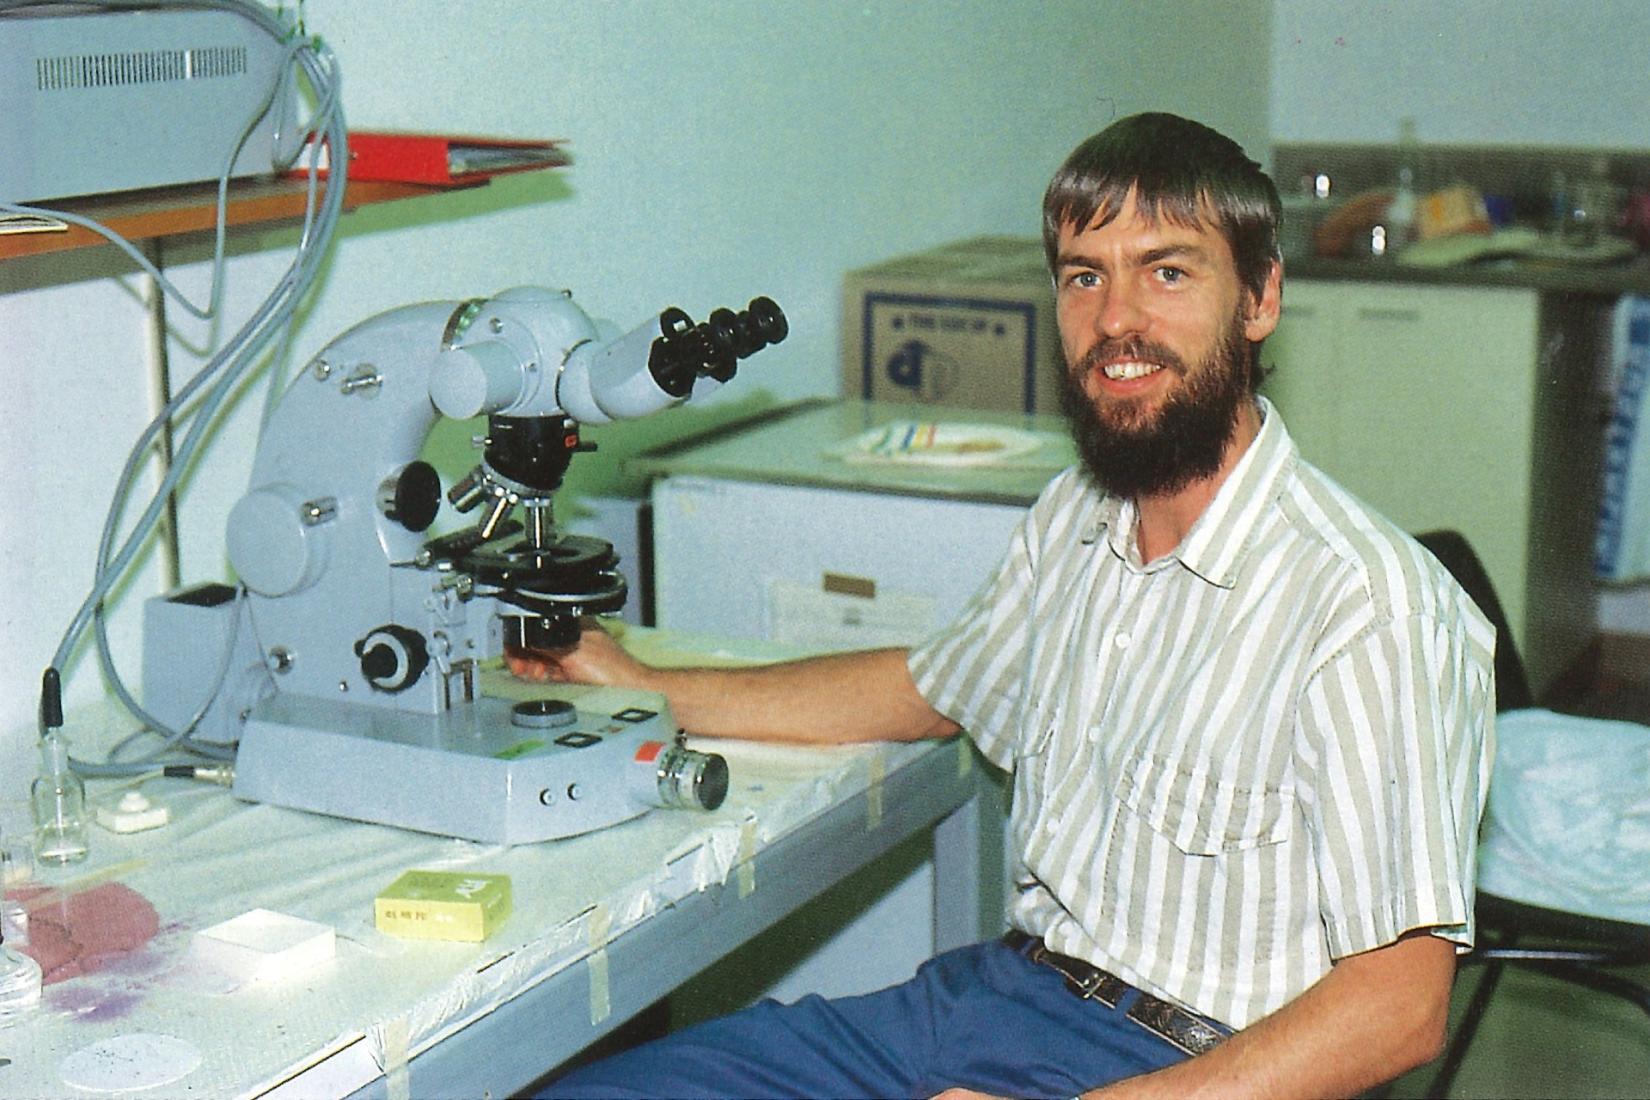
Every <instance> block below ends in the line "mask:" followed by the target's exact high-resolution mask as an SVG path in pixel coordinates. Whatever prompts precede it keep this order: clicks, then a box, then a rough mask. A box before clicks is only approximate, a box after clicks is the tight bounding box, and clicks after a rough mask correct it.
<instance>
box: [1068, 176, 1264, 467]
mask: <svg viewBox="0 0 1650 1100" xmlns="http://www.w3.org/2000/svg"><path fill="white" fill-rule="evenodd" d="M1208 221H1209V220H1208V219H1206V220H1205V221H1204V223H1203V224H1200V225H1198V226H1195V227H1187V226H1181V225H1177V224H1175V223H1173V222H1170V221H1167V220H1160V221H1157V222H1152V221H1148V220H1146V219H1145V218H1144V217H1142V216H1141V215H1140V214H1139V213H1138V212H1137V211H1136V209H1135V205H1134V201H1133V198H1132V196H1131V198H1130V199H1128V200H1127V201H1125V203H1124V205H1123V208H1122V209H1121V210H1120V211H1119V212H1118V215H1117V217H1115V218H1113V219H1112V220H1111V221H1110V222H1109V223H1107V224H1105V225H1099V224H1095V225H1091V226H1088V227H1084V228H1081V229H1079V228H1077V227H1075V226H1069V225H1068V226H1066V227H1064V228H1062V230H1061V233H1060V239H1059V249H1058V254H1057V257H1056V261H1055V271H1054V274H1055V290H1056V302H1057V305H1058V314H1059V326H1060V338H1061V343H1062V345H1063V348H1064V351H1065V357H1066V363H1067V372H1066V376H1065V378H1064V379H1063V382H1064V385H1063V392H1062V394H1061V400H1062V406H1063V407H1064V408H1065V410H1066V412H1067V414H1068V415H1069V416H1070V417H1071V419H1072V426H1073V432H1074V434H1075V435H1076V437H1077V442H1078V446H1079V450H1080V451H1081V453H1082V455H1083V459H1084V461H1085V463H1087V465H1088V467H1089V469H1090V472H1092V473H1093V474H1094V475H1095V477H1096V479H1097V480H1098V481H1100V483H1101V484H1102V485H1104V486H1105V487H1106V488H1107V489H1108V490H1110V491H1111V492H1114V493H1117V494H1120V495H1123V496H1130V497H1138V496H1152V495H1160V494H1168V493H1173V492H1174V491H1176V490H1178V489H1180V488H1183V487H1185V486H1186V485H1188V484H1190V483H1191V482H1192V481H1195V480H1198V479H1199V478H1203V477H1207V476H1209V475H1211V474H1213V473H1215V472H1216V470H1218V469H1219V467H1220V464H1221V460H1222V458H1223V456H1224V453H1225V449H1226V444H1227V442H1228V440H1229V439H1230V438H1231V437H1232V433H1233V430H1234V427H1235V424H1236V419H1237V414H1238V410H1239V408H1240V406H1241V405H1242V402H1243V401H1244V400H1245V399H1246V398H1247V396H1248V366H1247V356H1248V354H1249V348H1248V345H1249V342H1250V341H1255V340H1261V339H1264V338H1265V336H1266V335H1267V334H1268V333H1270V332H1271V331H1272V329H1273V328H1274V327H1275V326H1276V324H1277V301H1278V282H1279V275H1278V273H1277V272H1276V271H1275V270H1274V273H1273V275H1272V278H1271V279H1270V280H1269V281H1268V284H1267V286H1266V288H1265V290H1264V291H1263V293H1262V294H1261V296H1260V298H1259V299H1257V298H1256V297H1255V296H1254V295H1252V294H1250V293H1248V292H1246V291H1245V290H1244V289H1243V287H1242V285H1241V284H1240V283H1239V281H1238V277H1237V269H1236V265H1235V264H1234V262H1233V258H1232V252H1231V248H1230V246H1229V245H1228V244H1227V242H1226V238H1225V237H1224V236H1222V235H1221V233H1220V232H1219V231H1218V230H1216V229H1214V228H1213V227H1212V226H1210V225H1209V224H1208Z"/></svg>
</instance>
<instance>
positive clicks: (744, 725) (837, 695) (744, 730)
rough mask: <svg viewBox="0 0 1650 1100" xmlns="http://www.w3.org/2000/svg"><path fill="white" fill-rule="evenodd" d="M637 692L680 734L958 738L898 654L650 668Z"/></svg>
mask: <svg viewBox="0 0 1650 1100" xmlns="http://www.w3.org/2000/svg"><path fill="white" fill-rule="evenodd" d="M642 686H644V687H646V688H648V689H649V690H653V691H657V692H659V693H660V694H661V695H663V696H665V698H666V699H668V700H669V702H670V709H671V713H672V714H674V715H675V716H676V720H677V722H679V723H681V725H682V727H683V728H684V729H687V730H689V731H690V732H693V733H702V734H707V735H711V736H717V737H740V738H752V739H761V740H777V741H792V742H800V743H805V744H839V743H843V742H850V741H915V740H918V739H920V738H923V737H943V736H946V735H948V734H951V733H955V732H956V731H957V726H956V724H955V723H953V722H950V721H947V720H946V719H945V718H943V717H942V716H940V715H939V714H937V713H936V712H935V711H934V710H933V708H932V707H930V706H929V705H928V702H927V700H925V699H924V698H923V697H922V696H921V695H920V694H919V693H918V692H917V690H916V686H915V685H914V684H913V683H912V682H911V676H910V673H909V672H908V671H907V670H906V666H905V652H904V651H903V650H897V649H886V650H875V651H871V652H864V653H844V654H837V655H832V656H826V657H816V658H812V659H809V660H805V661H792V662H786V663H783V664H777V665H763V666H758V667H754V668H729V669H723V668H716V669H653V670H650V671H649V674H648V677H647V682H646V683H644V684H643V685H642Z"/></svg>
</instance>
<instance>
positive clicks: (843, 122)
mask: <svg viewBox="0 0 1650 1100" xmlns="http://www.w3.org/2000/svg"><path fill="white" fill-rule="evenodd" d="M1270 11H1271V4H1270V2H1269V0H1244V2H1243V3H1238V4H1225V3H1222V4H1210V5H1208V6H1207V7H1202V6H1199V7H1195V8H1194V9H1192V10H1191V11H1188V10H1187V9H1186V8H1183V7H1166V6H1164V5H1160V4H1158V3H1154V2H1151V0H1127V2H1116V3H1106V4H1103V5H1102V4H1094V3H1090V2H1088V0H1051V2H1048V3H1039V4H1034V5H1033V4H1013V3H1011V4H999V3H995V2H993V0H954V2H951V3H946V4H909V3H905V2H903V0H862V2H857V3H845V2H836V0H791V2H786V3H776V2H760V0H718V2H712V0H691V2H686V0H685V2H679V3H671V2H665V0H657V2H635V3H618V2H610V0H562V2H555V3H551V2H549V0H469V2H466V3H462V4H458V3H453V2H452V0H395V2H388V0H309V2H308V3H307V4H306V5H305V6H304V12H305V15H306V18H307V20H308V23H309V26H310V28H311V29H312V30H314V31H317V32H319V33H320V34H322V35H323V36H324V38H325V39H326V41H327V42H328V43H329V44H330V45H331V46H332V47H333V49H334V50H335V51H336V52H337V55H338V57H339V60H340V62H341V65H342V69H343V74H344V98H345V104H346V107H347V110H348V114H349V119H350V124H351V125H352V126H354V127H356V128H402V129H411V130H427V131H446V132H470V133H480V134H496V135H521V136H529V137H559V138H565V139H567V140H568V141H569V143H570V148H571V150H572V152H573V153H574V155H575V157H576V158H577V163H576V164H575V165H574V166H572V167H571V168H569V169H566V170H563V171H560V172H556V173H541V174H534V175H528V176H517V177H512V178H510V179H506V180H501V181H499V182H497V183H495V184H494V185H493V186H491V187H489V188H486V189H484V190H481V191H477V192H469V193H464V194H455V195H449V196H442V197H438V198H432V199H424V200H419V201H417V202H413V203H405V204H399V205H396V206H386V207H380V208H376V209H372V210H364V211H360V212H357V213H355V214H352V215H350V216H349V217H348V218H347V219H346V227H345V234H344V239H343V240H342V241H341V242H340V244H339V245H338V247H337V249H336V254H335V256H334V259H333V262H332V263H331V265H330V266H329V269H328V271H327V273H326V276H325V278H324V281H323V284H322V286H321V287H320V290H319V293H318V294H317V296H316V297H315V299H314V301H313V304H312V306H311V309H310V311H309V314H308V316H307V318H306V320H305V321H304V323H303V325H302V326H301V327H300V328H299V330H298V331H297V333H296V334H295V337H294V349H295V352H294V356H293V358H292V359H291V360H290V362H302V361H304V360H305V359H307V358H308V357H309V356H310V355H312V354H313V353H314V352H316V351H317V350H319V349H320V347H321V346H322V345H323V344H324V343H325V342H326V340H327V339H329V338H330V337H331V336H333V335H336V334H337V333H338V332H340V331H342V330H343V329H344V328H346V327H348V326H349V325H351V324H354V323H355V322H356V321H359V320H361V319H362V318H364V317H366V316H369V315H371V314H373V313H376V312H378V311H380V310H383V309H385V308H388V307H391V306H394V305H398V304H401V303H404V302H408V301H415V300H423V299H434V298H461V297H471V296H475V295H478V294H486V293H488V292H491V291H493V290H497V289H500V288H503V287H508V286H511V285H516V284H521V283H535V282H536V283H551V284H554V285H565V286H568V287H571V288H573V289H574V290H575V291H576V293H577V295H578V297H579V299H580V300H581V301H582V302H583V303H584V304H585V305H586V307H587V308H589V309H591V310H592V311H594V312H597V313H600V314H605V315H607V316H609V317H611V318H612V319H614V320H615V321H618V322H620V323H624V324H629V323H634V322H638V321H640V320H642V319H643V317H644V316H645V315H647V314H650V313H654V312H656V311H657V310H658V309H659V308H661V307H662V306H665V305H670V304H675V305H680V306H682V307H684V308H686V309H687V310H689V311H690V312H691V313H693V314H694V315H695V316H702V315H703V314H704V313H705V312H707V311H708V310H709V309H711V308H714V307H717V306H721V305H729V304H742V303H743V302H744V301H745V300H746V299H748V298H749V297H751V296H753V295H755V294H769V295H772V296H773V297H774V298H775V299H777V300H778V301H779V302H780V303H781V304H782V305H783V306H784V308H785V309H786V311H787V313H788V314H789V316H790V319H791V328H792V335H791V338H790V340H789V341H788V342H787V343H786V344H785V345H783V346H782V347H780V348H778V349H774V350H771V351H769V352H766V353H764V354H763V355H761V356H759V357H757V358H756V359H754V360H752V361H751V363H750V364H749V365H748V366H747V367H746V368H745V369H744V370H743V371H742V372H741V375H740V378H739V380H738V381H737V382H736V384H735V387H733V388H731V389H730V390H729V391H727V393H726V397H727V399H728V400H727V402H725V403H723V408H722V411H717V410H712V411H711V413H709V414H706V413H703V412H701V413H699V414H695V413H694V412H693V411H692V410H688V411H684V412H681V413H672V414H667V415H663V416H659V417H655V418H653V419H651V420H648V421H644V422H641V423H638V424H634V425H621V426H615V427H611V428H607V429H599V430H596V431H593V432H591V433H590V435H591V436H592V437H593V438H595V439H596V440H597V441H598V442H599V443H600V444H601V446H602V453H601V454H599V455H596V456H586V457H585V458H582V459H581V460H580V463H579V464H576V465H575V470H574V474H573V475H572V477H571V478H570V487H571V490H572V491H571V492H570V493H568V494H566V495H567V496H568V497H576V496H577V495H578V494H579V493H581V492H590V491H607V490H611V489H612V488H614V487H615V486H616V485H622V479H621V478H620V477H619V475H618V474H617V473H616V469H617V463H618V460H620V459H621V458H622V457H623V456H624V455H625V454H626V453H633V452H634V451H635V450H636V449H638V448H640V447H643V446H648V445H651V444H652V443H655V442H658V441H661V440H663V439H666V438H670V437H671V436H673V435H675V434H679V433H680V432H682V431H685V430H688V429H689V428H692V427H699V426H702V425H703V423H704V421H705V418H706V416H707V415H709V416H712V417H715V416H723V417H725V416H727V415H729V412H728V411H727V410H728V409H731V408H734V407H737V406H739V405H741V404H743V403H748V402H750V401H752V400H776V399H788V398H794V397H800V396H803V395H810V394H826V393H832V392H835V389H836V385H837V383H836V378H837V367H836V358H837V337H836V331H837V311H838V302H837V289H838V286H839V281H840V277H841V274H842V272H843V271H845V270H847V269H849V268H852V267H855V266H859V265H861V264H864V263H866V262H869V261H872V260H876V259H880V258H883V257H886V256H889V255H894V254H897V253H899V252H902V251H908V250H912V249H917V248H923V247H927V246H929V245H932V244H936V243H938V242H941V241H944V240H948V239H953V238H958V237H962V236H967V235H973V234H979V233H1025V234H1033V233H1035V232H1036V231H1037V209H1038V200H1039V197H1040V194H1041V190H1042V187H1043V184H1044V182H1045V181H1046V179H1047V176H1048V174H1049V173H1050V172H1051V171H1052V170H1053V168H1054V167H1055V165H1056V164H1057V163H1058V162H1059V160H1060V159H1061V158H1062V157H1063V156H1064V154H1065V153H1066V152H1067V151H1068V150H1069V149H1070V147H1071V146H1072V145H1074V144H1075V143H1076V142H1077V141H1078V140H1080V139H1081V138H1082V137H1084V136H1086V135H1087V134H1089V133H1091V132H1093V131H1094V130H1096V129H1098V128H1100V127H1101V126H1102V125H1104V124H1105V123H1106V122H1107V121H1109V120H1110V119H1111V118H1112V117H1114V116H1117V115H1121V114H1126V113H1131V112H1134V111H1138V110H1144V109H1165V110H1172V111H1178V112H1181V113H1185V114H1191V115H1194V116H1197V117H1201V118H1203V119H1204V120H1206V121H1208V122H1210V123H1211V124H1213V125H1215V126H1217V127H1219V128H1222V129H1224V130H1226V131H1227V132H1229V133H1231V134H1232V135H1233V136H1234V137H1236V138H1237V139H1238V140H1240V141H1242V142H1243V143H1244V144H1245V145H1246V146H1248V147H1249V148H1250V149H1251V150H1252V151H1254V152H1256V153H1257V154H1259V153H1260V152H1261V151H1263V149H1264V147H1265V145H1266V142H1267V120H1266V111H1267V88H1268V84H1267V72H1268V69H1267V53H1268V50H1269V48H1270V43H1271V40H1272V36H1271V27H1270ZM291 237H292V235H291V233H290V232H266V233H262V234H256V233H251V234H243V235H241V236H239V237H238V238H237V240H238V241H239V243H240V245H241V246H242V250H243V252H244V254H243V255H242V256H240V257H239V258H238V259H236V260H235V261H234V262H233V264H232V266H231V279H232V282H231V291H232V295H231V297H232V303H233V306H232V309H231V319H230V321H228V322H226V323H225V326H224V327H225V328H227V327H228V325H229V324H238V323H239V320H240V319H241V318H242V317H244V315H245V313H246V312H247V311H248V310H250V309H251V308H252V305H253V303H255V302H256V301H258V300H259V299H260V297H261V295H262V292H263V291H264V289H265V288H266V287H267V286H268V284H269V282H270V281H271V280H272V279H273V278H274V276H275V273H276V272H277V271H278V270H279V268H280V266H282V265H283V264H284V263H285V262H286V258H287V255H288V253H287V249H288V247H289V246H290V244H291ZM105 251H106V250H100V251H99V252H98V253H94V254H89V255H83V256H77V257H73V258H69V259H50V258H47V259H41V260H30V261H22V262H12V263H9V264H0V359H3V361H4V364H5V370H6V373H7V377H8V379H9V380H10V385H9V387H8V393H9V396H10V399H11V402H12V407H11V413H12V416H11V417H10V426H9V427H8V431H7V432H6V434H5V435H4V437H3V438H0V463H3V464H4V468H5V469H6V471H7V477H6V478H5V479H3V480H0V486H3V488H0V531H3V532H4V534H3V535H0V539H3V540H4V541H3V542H0V554H4V558H3V559H0V560H4V561H5V562H6V563H7V565H8V567H9V568H8V576H7V583H6V584H5V585H4V588H3V595H0V601H3V603H0V729H7V730H12V731H13V733H12V734H11V735H10V736H9V740H8V741H7V742H5V743H4V744H3V745H0V748H8V749H11V750H13V752H12V753H9V754H8V753H5V752H0V766H3V765H5V764H6V758H7V757H8V756H11V757H13V758H15V757H17V756H18V755H19V754H21V753H22V751H23V750H24V749H25V748H26V746H27V744H28V742H29V740H30V738H29V734H28V727H29V726H30V725H31V724H32V716H33V714H34V708H35V702H36V690H37V683H38V677H39V672H40V669H41V668H42V667H43V665H44V664H45V662H46V660H47V659H48V658H49V656H50V653H51V651H52V649H53V647H54V646H55V645H56V641H57V638H58V636H59V634H60V633H61V631H62V629H63V626H64V624H66V623H67V621H68V619H69V617H70V615H71V614H72V611H73V609H74V607H75V605H76V604H77V603H78V601H79V599H80V597H81V595H82V594H83V593H84V591H85V588H86V586H87V584H88V583H89V581H90V575H91V570H92V561H93V553H94V547H95V541H96V533H97V530H98V528H99V525H100V524H101V520H102V513H103V510H104V508H105V507H106V505H107V498H108V493H109V486H110V483H111V481H112V479H113V477H114V475H115V473H116V471H118V469H119V468H120V465H121V463H122V461H123V460H124V456H125V451H126V448H127V447H128V446H129V445H130V443H131V441H132V440H133V439H134V438H135V437H136V435H137V432H138V430H139V427H140V425H141V423H142V421H143V419H144V413H143V410H144V408H145V398H144V390H145V383H144V354H143V348H142V328H141V311H140V310H139V309H138V307H137V306H136V305H135V303H134V302H133V300H132V296H131V292H130V291H129V289H128V286H127V284H128V283H130V282H131V280H129V279H128V280H125V281H122V280H121V279H118V278H117V277H116V276H119V275H121V274H122V273H124V272H126V271H128V270H129V268H128V265H127V264H125V263H124V262H123V261H119V260H117V259H115V258H113V257H112V256H108V255H104V252H105ZM199 254H200V248H199V247H198V246H196V247H194V248H193V249H192V250H187V251H186V252H185V253H184V254H183V255H182V256H181V259H182V260H185V261H187V260H189V259H191V255H192V256H193V257H197V258H198V256H199ZM174 257H175V258H178V257H179V253H178V251H177V250H174ZM200 266H201V265H200V264H198V263H187V262H185V263H183V265H182V267H181V268H180V269H179V274H180V278H182V279H184V280H185V281H188V282H189V283H190V285H191V286H193V287H195V288H197V289H199V288H200V287H201V284H202V279H201V275H202V272H201V270H200ZM174 316H176V311H174ZM178 327H179V329H180V337H181V339H180V340H179V341H177V342H175V343H174V346H173V350H172V354H173V358H174V367H175V370H176V371H177V373H178V375H179V376H180V378H181V377H184V376H186V375H187V373H188V371H189V369H190V365H191V364H193V363H198V362H199V361H200V356H199V354H198V352H199V350H200V344H201V343H202V342H203V341H207V340H209V338H210V333H209V331H203V330H202V327H201V326H198V325H179V326H178ZM185 345H192V346H193V347H194V350H193V351H191V350H190V347H187V346H185ZM260 399H261V393H260V392H257V391H256V390H254V391H253V392H249V393H248V394H247V395H246V398H245V399H244V400H243V401H242V402H241V403H240V406H239V408H238V409H237V411H236V412H235V414H234V415H233V417H232V419H231V420H230V421H229V422H228V423H227V425H226V426H225V427H224V428H223V429H222V431H221V432H220V433H219V438H218V440H217V442H216V444H215V445H214V446H213V447H212V448H211V449H210V452H209V453H208V454H207V455H206V457H205V459H204V460H203V462H202V463H201V466H200V468H199V469H198V470H197V471H196V473H195V474H194V476H193V477H192V478H191V481H190V483H189V486H188V489H187V491H186V493H185V496H184V502H183V506H182V511H183V518H182V528H183V560H184V573H185V579H186V580H200V579H211V578H216V577H220V576H222V575H223V570H224V566H223V562H222V557H223V552H222V545H223V538H222V524H223V518H224V516H225V515H226V513H227V511H228V508H229V505H230V504H231V503H232V502H233V501H234V499H235V498H236V496H237V495H238V494H239V492H240V491H241V489H242V488H243V487H244V485H245V479H246V474H247V469H248V465H249V462H250V455H251V450H252V445H253V440H254V437H255V434H256V430H255V425H256V422H257V416H256V414H257V408H258V403H259V400H260ZM569 510H571V509H570V508H568V509H564V512H565V511H569ZM156 584H157V582H156V579H155V576H154V574H153V571H150V572H149V573H145V574H143V575H140V576H139V577H137V578H136V579H135V580H134V581H133V582H132V583H131V584H130V585H129V586H128V588H127V590H126V591H124V592H123V593H122V594H121V598H120V599H119V600H118V601H117V602H116V604H115V607H114V612H113V622H114V634H115V636H116V639H117V652H119V653H120V655H121V661H122V665H123V667H126V668H128V669H130V670H132V671H133V673H134V675H135V669H136V661H137V653H136V644H135V643H136V635H137V630H138V619H139V614H140V612H139V606H138V605H139V603H140V601H141V599H142V598H143V597H144V596H146V595H148V594H150V593H151V592H152V591H154V590H155V588H156ZM98 689H99V685H98V677H97V675H96V671H95V669H94V668H92V662H90V661H87V660H85V659H84V658H82V659H81V660H80V661H79V662H78V664H77V665H76V666H75V667H73V668H72V669H71V670H70V676H69V694H70V699H71V702H73V701H74V700H77V699H85V698H89V697H91V696H92V695H95V694H96V693H97V691H98ZM26 778H27V769H26V767H19V766H16V765H11V766H3V769H0V801H4V800H10V799H13V798H16V797H20V796H21V791H22V788H23V786H24V784H25V781H26Z"/></svg>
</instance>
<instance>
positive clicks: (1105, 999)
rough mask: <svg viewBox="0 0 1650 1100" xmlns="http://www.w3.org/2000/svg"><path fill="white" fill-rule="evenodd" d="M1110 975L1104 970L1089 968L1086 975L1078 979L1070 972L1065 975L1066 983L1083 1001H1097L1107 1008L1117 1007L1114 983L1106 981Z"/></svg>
mask: <svg viewBox="0 0 1650 1100" xmlns="http://www.w3.org/2000/svg"><path fill="white" fill-rule="evenodd" d="M1110 977H1111V975H1110V974H1107V973H1106V972H1105V971H1104V970H1091V971H1090V972H1089V974H1088V976H1087V977H1085V978H1082V979H1081V980H1079V979H1078V978H1076V977H1075V976H1073V975H1071V974H1067V975H1066V985H1067V987H1068V988H1070V989H1071V991H1072V992H1073V993H1075V994H1077V995H1078V996H1079V997H1081V998H1083V999H1084V1000H1085V1001H1099V1002H1100V1003H1101V1004H1103V1005H1105V1006H1106V1007H1107V1008H1116V1007H1117V1001H1118V996H1117V991H1116V989H1115V988H1108V987H1114V986H1115V983H1114V982H1111V981H1108V980H1107V979H1109V978H1110Z"/></svg>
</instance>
